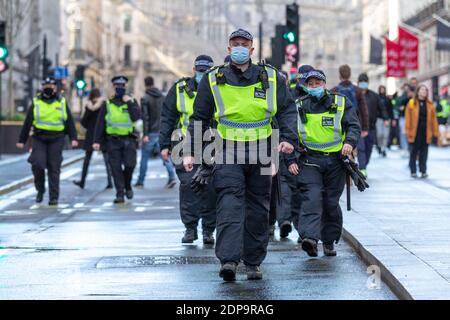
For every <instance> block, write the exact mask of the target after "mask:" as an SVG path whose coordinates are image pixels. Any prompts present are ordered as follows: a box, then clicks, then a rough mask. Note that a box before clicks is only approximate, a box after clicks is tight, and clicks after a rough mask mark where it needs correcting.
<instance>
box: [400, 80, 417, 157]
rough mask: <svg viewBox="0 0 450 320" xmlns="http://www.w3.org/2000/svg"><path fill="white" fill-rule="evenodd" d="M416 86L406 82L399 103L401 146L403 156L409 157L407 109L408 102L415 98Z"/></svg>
mask: <svg viewBox="0 0 450 320" xmlns="http://www.w3.org/2000/svg"><path fill="white" fill-rule="evenodd" d="M414 92H415V88H414V87H413V86H411V85H410V84H405V85H404V86H403V94H402V95H401V96H400V98H399V101H398V105H399V121H398V125H399V129H400V148H401V149H402V151H403V155H402V157H403V158H408V157H409V155H410V154H409V151H410V150H409V149H410V145H409V144H408V138H407V135H406V132H405V128H406V125H405V110H406V107H407V105H408V102H409V101H410V100H411V99H413V98H414Z"/></svg>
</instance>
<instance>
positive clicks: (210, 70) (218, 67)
mask: <svg viewBox="0 0 450 320" xmlns="http://www.w3.org/2000/svg"><path fill="white" fill-rule="evenodd" d="M227 66H229V64H228V63H227V64H222V65H220V66H214V67H212V68H211V69H208V70H207V71H206V73H211V72H213V71H215V70H219V69H223V68H225V67H227Z"/></svg>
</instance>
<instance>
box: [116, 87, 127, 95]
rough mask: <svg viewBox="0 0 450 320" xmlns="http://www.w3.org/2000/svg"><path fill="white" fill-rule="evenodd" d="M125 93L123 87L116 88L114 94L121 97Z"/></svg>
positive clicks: (125, 90)
mask: <svg viewBox="0 0 450 320" xmlns="http://www.w3.org/2000/svg"><path fill="white" fill-rule="evenodd" d="M126 93H127V89H125V88H116V96H118V97H123V96H124V95H125V94H126Z"/></svg>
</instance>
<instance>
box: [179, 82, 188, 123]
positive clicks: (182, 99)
mask: <svg viewBox="0 0 450 320" xmlns="http://www.w3.org/2000/svg"><path fill="white" fill-rule="evenodd" d="M183 85H184V86H187V83H186V81H185V82H183ZM177 89H178V90H177V94H178V99H180V109H181V113H183V114H184V121H183V125H184V126H185V127H189V116H188V112H187V108H186V97H185V96H184V90H183V92H180V84H178V85H177Z"/></svg>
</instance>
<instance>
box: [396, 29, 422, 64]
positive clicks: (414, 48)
mask: <svg viewBox="0 0 450 320" xmlns="http://www.w3.org/2000/svg"><path fill="white" fill-rule="evenodd" d="M398 35H399V40H398V43H399V45H400V47H401V52H400V57H401V60H400V63H401V66H402V67H403V68H404V69H406V70H418V69H419V38H418V37H417V36H415V35H414V34H412V33H411V32H409V31H408V30H406V29H405V28H402V27H399V28H398Z"/></svg>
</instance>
